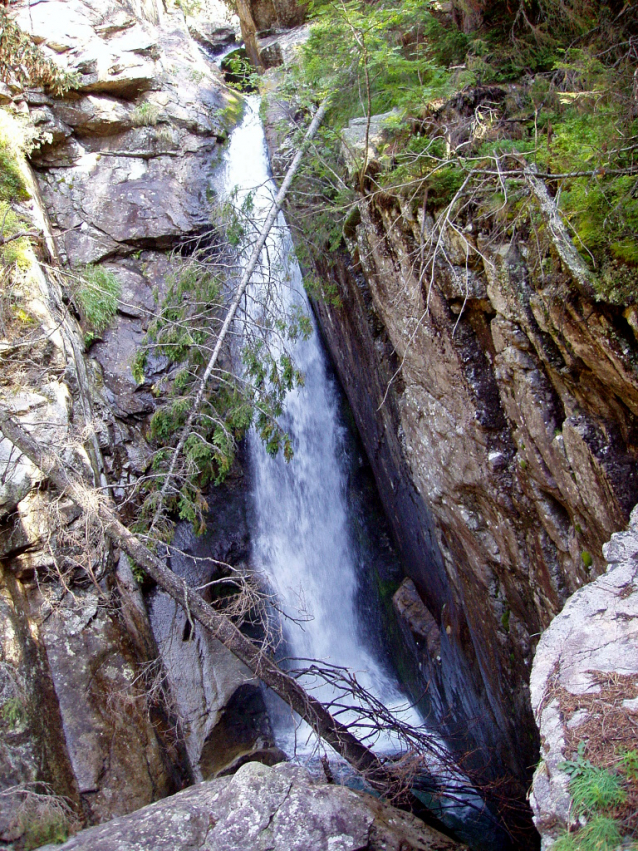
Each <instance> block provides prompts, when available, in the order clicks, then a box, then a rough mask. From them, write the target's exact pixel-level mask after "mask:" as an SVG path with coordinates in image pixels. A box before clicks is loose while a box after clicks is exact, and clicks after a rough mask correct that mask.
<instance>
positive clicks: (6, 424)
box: [0, 408, 387, 780]
mask: <svg viewBox="0 0 638 851" xmlns="http://www.w3.org/2000/svg"><path fill="white" fill-rule="evenodd" d="M0 431H1V432H2V434H3V435H4V436H5V438H7V439H8V440H10V441H11V443H13V444H14V446H15V447H16V448H17V449H19V451H20V452H21V453H22V454H23V455H25V456H26V457H27V458H29V459H30V460H31V461H32V462H33V463H34V464H35V465H36V467H38V468H39V469H40V470H41V471H42V472H43V473H44V474H45V476H47V478H48V479H49V480H50V481H51V482H52V483H53V484H54V485H55V486H56V488H57V489H58V490H59V491H60V493H65V494H66V495H67V496H68V497H69V498H70V499H72V500H73V502H75V503H76V504H77V505H78V506H79V507H80V508H81V509H82V510H83V511H85V512H86V513H87V514H89V515H90V516H92V517H94V518H95V519H98V520H99V521H100V522H101V523H102V524H103V525H104V530H105V532H106V534H107V535H108V537H109V538H110V539H111V541H112V542H113V543H114V544H116V545H117V546H118V547H120V548H121V549H122V550H124V552H125V553H126V554H127V555H128V556H129V558H131V559H132V560H133V561H134V562H135V563H136V564H138V565H140V567H142V568H143V569H144V570H145V571H146V573H148V575H149V576H150V577H152V579H154V580H155V582H157V584H158V585H159V586H160V587H161V588H162V589H163V590H164V591H166V592H167V593H168V594H170V596H171V597H172V598H173V599H174V600H176V601H177V602H178V603H179V605H180V606H182V608H184V610H185V611H186V613H187V615H188V616H189V617H192V618H194V619H195V620H197V621H198V622H199V623H200V624H201V625H202V626H203V627H204V628H205V629H206V630H207V631H208V632H210V634H211V635H212V636H213V637H214V638H216V639H217V640H218V641H221V643H222V644H223V645H224V646H225V647H227V648H228V650H230V652H231V653H232V654H233V655H234V656H236V657H237V658H238V659H239V660H240V661H242V662H243V663H244V664H245V665H246V666H247V667H248V668H249V669H250V670H251V671H252V672H253V673H254V674H255V675H256V676H257V677H259V679H261V680H262V681H263V682H264V683H265V684H266V685H267V686H268V687H269V688H271V689H272V690H273V691H274V692H275V694H278V695H279V697H281V698H282V699H283V700H285V701H286V703H288V705H289V706H291V707H292V709H294V711H295V712H297V714H298V715H299V716H300V717H301V718H303V719H304V721H306V722H307V723H308V724H309V725H310V726H311V727H312V728H313V730H315V732H316V733H317V734H318V735H319V736H321V737H322V738H323V739H324V740H325V741H326V742H327V743H328V744H329V745H331V746H332V747H333V748H334V749H335V750H336V751H337V752H338V753H339V754H340V755H341V756H342V757H343V758H344V759H346V760H347V761H348V762H349V763H350V764H351V765H352V766H353V767H354V768H356V769H357V770H358V771H361V772H365V773H366V775H367V776H368V777H370V778H371V779H374V778H377V779H379V780H382V779H383V778H384V776H385V777H387V772H386V770H385V769H384V767H383V765H382V764H381V762H380V761H379V760H378V758H377V757H376V756H375V755H374V753H373V752H372V751H371V750H370V749H369V748H367V747H366V746H365V745H364V744H362V743H361V742H360V741H359V740H358V739H357V738H356V737H355V736H353V735H352V733H351V732H350V731H349V730H348V729H347V728H346V727H345V726H344V725H343V724H341V723H340V722H339V721H336V720H335V719H334V718H333V717H332V715H331V714H330V713H329V712H328V710H327V709H326V708H325V707H324V706H322V704H321V703H320V702H319V701H318V700H317V699H316V698H314V697H312V695H310V694H308V692H306V690H305V689H304V688H303V687H302V686H301V685H300V684H299V683H298V682H297V680H295V679H294V677H292V676H290V674H287V673H286V672H285V671H282V670H281V668H279V667H278V665H277V664H276V663H275V662H273V661H272V659H270V658H269V657H268V656H267V655H266V653H265V652H264V651H263V649H262V648H260V647H259V646H257V645H256V644H254V643H253V642H252V641H250V640H249V639H248V638H246V636H245V635H243V634H242V633H241V632H240V631H239V629H237V627H236V626H235V625H234V623H233V622H232V621H231V620H230V619H229V618H227V617H225V616H224V615H221V614H219V612H216V611H215V610H214V609H213V608H212V607H211V606H209V605H208V603H206V602H205V600H204V599H203V598H202V597H201V596H200V594H198V593H197V592H196V591H194V590H193V589H191V588H189V587H188V585H187V584H186V582H185V581H184V580H183V579H182V578H181V577H178V576H176V575H175V574H174V573H173V572H172V571H171V570H169V568H167V567H166V565H165V564H164V562H163V561H162V560H161V559H160V558H158V557H157V556H156V555H155V554H154V553H153V552H151V550H149V549H148V547H146V546H145V545H144V544H143V543H142V542H141V541H140V540H139V538H137V537H136V536H135V535H134V534H133V533H132V532H131V531H130V530H129V529H127V528H126V526H124V524H123V523H121V522H120V520H119V519H118V517H117V515H116V513H115V511H114V509H113V507H112V505H111V504H110V503H109V501H108V500H107V499H106V498H104V497H103V496H102V495H101V494H99V492H98V491H96V490H95V489H94V488H92V487H90V486H89V485H87V484H86V482H84V481H83V480H82V478H81V477H80V476H79V475H78V474H77V473H76V472H75V471H73V472H68V471H67V470H65V469H64V468H63V467H62V465H61V463H60V461H59V459H58V458H57V457H56V456H55V454H53V453H52V452H48V451H47V450H46V449H44V448H43V447H42V446H40V444H38V443H37V442H36V441H35V440H34V439H33V438H32V437H31V436H30V435H29V433H28V432H27V431H26V430H25V429H24V428H23V426H22V425H20V423H18V422H17V421H16V420H15V418H14V417H12V416H11V415H10V414H9V413H8V412H7V411H6V410H5V409H3V408H0Z"/></svg>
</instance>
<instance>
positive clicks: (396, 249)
mask: <svg viewBox="0 0 638 851" xmlns="http://www.w3.org/2000/svg"><path fill="white" fill-rule="evenodd" d="M490 96H491V95H490ZM468 97H469V96H468ZM476 97H478V98H479V99H480V97H481V93H480V92H478V93H477V94H476ZM470 100H471V97H470ZM465 108H466V107H465V106H464V104H463V102H462V99H461V101H459V103H454V104H450V105H448V106H446V107H442V108H441V110H440V116H439V117H440V120H441V121H443V120H445V121H446V122H448V124H446V127H448V128H452V129H450V132H453V128H454V126H455V122H456V121H458V116H459V115H460V114H461V113H462V112H463V110H464V109H465ZM468 108H469V107H468ZM433 120H434V119H433ZM372 125H373V129H374V130H375V132H374V134H373V135H374V138H373V139H372V141H373V142H374V143H375V144H376V142H377V141H379V143H382V141H383V138H382V136H383V127H382V125H381V124H380V123H379V122H378V121H373V122H372ZM446 132H447V131H446ZM272 135H273V134H271V139H272ZM364 138H365V125H361V123H360V122H359V123H357V121H356V120H355V121H354V122H352V123H351V125H350V128H349V129H348V131H347V132H346V133H345V141H346V142H347V149H348V150H349V151H350V152H351V156H352V157H353V159H354V160H356V155H357V152H358V151H360V149H362V145H363V144H364V141H363V140H364ZM284 150H285V144H284ZM375 152H376V149H375V148H374V145H371V147H370V149H369V151H368V157H367V161H368V167H369V168H370V169H371V170H372V171H373V172H374V169H375V168H376V169H378V168H380V167H381V164H380V163H379V162H377V161H376V160H375V156H376V153H375ZM346 154H347V151H346ZM346 160H347V156H346ZM352 169H353V165H351V171H352ZM352 176H353V177H355V174H354V171H352ZM353 182H354V181H353ZM356 183H357V185H358V180H357V181H356ZM439 212H440V211H439V210H437V209H435V208H432V209H431V210H429V211H428V212H427V213H426V214H425V216H424V212H423V209H419V210H415V209H414V207H412V206H411V205H410V204H409V203H407V201H404V200H402V199H401V198H397V197H392V196H391V195H389V194H388V195H384V194H383V193H380V192H377V193H375V194H374V195H373V196H365V197H359V200H358V205H357V208H356V209H355V210H354V212H353V214H352V215H350V216H349V218H348V220H347V222H346V224H345V228H344V237H345V242H346V244H347V248H348V251H346V250H343V252H342V253H341V254H338V255H336V256H335V255H333V256H332V257H327V256H326V255H325V254H324V255H323V256H318V257H316V258H315V265H316V270H317V272H318V273H319V276H320V277H321V278H323V279H324V280H326V281H329V282H331V284H332V285H333V287H334V291H335V294H336V295H337V296H338V298H336V299H330V300H327V301H323V302H322V301H319V302H318V303H317V304H316V305H315V308H316V313H317V315H318V317H319V321H320V323H321V327H322V330H323V333H324V335H325V338H326V340H327V343H328V346H329V349H330V351H331V353H332V355H333V358H334V360H335V362H336V365H337V370H338V373H339V376H340V378H341V381H342V383H343V386H344V388H345V390H346V393H347V395H348V398H349V400H350V403H351V405H352V408H353V411H354V415H355V418H356V422H357V425H358V428H359V431H360V433H361V435H362V438H363V441H364V444H365V446H366V450H367V452H368V455H369V458H370V460H371V463H372V465H373V468H374V471H375V476H376V480H377V485H378V489H379V492H380V494H381V495H382V499H383V500H384V505H385V509H386V513H387V516H388V517H389V518H390V522H391V523H392V524H393V530H394V534H395V538H396V540H397V542H398V543H399V545H400V547H401V550H402V553H403V556H404V563H405V565H406V569H407V571H408V573H409V576H410V578H411V579H412V581H413V583H414V585H415V587H416V589H417V591H418V593H419V595H420V597H421V600H422V602H423V604H424V605H425V606H426V607H427V609H428V610H429V612H430V614H431V616H432V618H433V620H434V621H435V623H436V626H437V628H438V633H439V635H440V653H438V652H437V653H436V655H435V656H433V655H431V653H430V651H429V650H428V648H427V644H428V642H427V641H424V640H423V638H422V636H421V637H420V636H419V632H418V629H417V630H416V631H415V632H414V637H415V642H416V644H417V646H418V647H419V648H420V652H421V657H420V658H421V663H422V669H423V672H424V678H425V680H426V681H427V682H428V688H429V691H428V694H429V696H430V698H431V699H432V703H433V712H434V713H435V714H438V716H439V719H440V720H441V722H442V723H443V724H445V725H447V726H448V730H449V731H450V733H453V734H454V735H456V736H457V737H458V738H457V743H458V745H459V747H460V748H466V749H472V748H474V747H478V750H479V751H482V752H483V754H484V755H485V757H486V763H489V765H487V767H486V770H487V771H488V772H490V771H496V772H497V773H498V772H500V771H502V770H504V771H506V772H509V773H511V774H512V775H514V776H517V777H519V778H521V780H522V781H523V785H522V786H521V787H520V794H521V796H522V795H524V786H525V783H526V782H527V781H525V780H523V779H524V778H525V777H526V775H527V766H529V765H531V764H533V763H534V761H535V758H536V756H535V754H536V737H535V728H534V724H533V720H532V716H531V712H530V709H529V694H528V690H527V685H526V683H527V681H528V672H529V666H530V665H531V660H532V653H533V650H534V644H535V637H536V636H537V635H538V634H539V633H540V632H541V631H542V630H543V629H544V628H546V627H547V626H548V625H549V623H550V621H551V619H552V617H553V616H554V615H555V614H556V613H557V612H558V611H559V610H560V608H561V607H562V605H563V604H564V602H565V600H566V599H567V598H568V597H569V595H570V594H571V593H573V592H574V591H575V590H577V589H578V588H579V587H580V586H581V585H583V584H585V583H587V582H589V581H591V580H592V579H594V578H595V577H596V576H597V575H598V574H599V573H600V572H601V571H602V570H603V568H604V561H603V558H602V554H601V547H602V544H603V543H604V542H605V541H606V540H608V539H609V537H610V535H611V534H612V533H613V532H615V531H617V530H618V529H620V528H622V527H623V526H624V524H625V523H626V521H627V518H628V515H629V511H630V510H631V508H632V507H633V505H634V504H635V503H636V501H637V500H638V465H637V464H636V456H637V454H638V447H637V446H636V441H635V423H636V414H637V413H638V409H637V407H636V401H637V396H636V394H637V392H638V372H637V371H636V345H637V343H636V332H635V327H636V323H635V319H634V313H635V308H629V309H627V310H626V311H625V313H623V312H622V310H621V309H618V308H616V307H613V306H611V305H605V304H600V303H596V302H595V301H593V300H592V298H591V297H589V296H587V295H586V294H585V293H583V292H582V291H581V290H580V289H579V286H578V284H577V282H574V281H573V280H572V279H571V278H570V275H569V273H568V270H566V269H564V268H563V267H562V265H561V262H560V261H559V259H558V257H557V256H555V255H554V254H552V252H551V251H550V250H548V251H547V255H546V256H547V261H546V263H545V266H544V267H543V271H542V273H540V272H539V264H537V262H536V259H535V256H534V253H533V249H532V247H531V246H530V245H529V244H527V242H526V241H524V240H523V239H517V238H516V236H514V237H513V238H512V239H510V240H509V241H508V242H506V243H503V244H494V243H488V242H487V240H486V239H485V238H484V236H483V235H482V234H480V233H476V228H475V226H473V224H472V222H471V221H468V222H463V228H465V229H464V230H463V229H462V228H459V232H458V233H453V232H451V231H450V232H448V234H447V235H446V237H445V239H444V241H443V248H442V254H443V253H444V255H445V257H444V259H443V256H441V260H440V262H439V263H438V264H437V266H436V274H435V278H434V281H432V282H430V277H429V275H425V276H423V275H421V273H420V271H419V265H418V258H419V249H418V246H419V243H420V239H421V234H422V233H423V232H430V230H431V228H432V227H433V225H434V219H435V217H436V216H437V215H438V214H439ZM418 620H419V622H421V623H424V622H425V620H427V619H424V618H419V619H418ZM439 656H440V659H439ZM437 707H438V708H437ZM479 718H480V719H481V720H480V723H479V724H476V723H474V721H475V719H479Z"/></svg>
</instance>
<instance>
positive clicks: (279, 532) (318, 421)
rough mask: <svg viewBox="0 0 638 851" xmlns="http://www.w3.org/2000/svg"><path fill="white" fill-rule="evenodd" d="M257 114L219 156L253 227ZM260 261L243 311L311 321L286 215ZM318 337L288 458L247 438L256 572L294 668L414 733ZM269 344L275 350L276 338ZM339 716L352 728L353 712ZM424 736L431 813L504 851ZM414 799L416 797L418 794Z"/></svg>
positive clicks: (268, 190)
mask: <svg viewBox="0 0 638 851" xmlns="http://www.w3.org/2000/svg"><path fill="white" fill-rule="evenodd" d="M258 109H259V98H258V97H257V96H249V97H247V98H246V110H245V113H244V117H243V120H242V121H241V123H240V124H239V126H238V127H237V128H236V129H235V130H234V131H233V133H232V136H231V138H230V142H229V146H228V148H227V150H226V153H225V156H224V161H223V166H222V169H221V173H220V185H219V190H220V193H221V194H222V195H226V196H231V197H233V198H234V199H235V203H237V202H239V203H241V200H242V199H243V198H246V196H247V195H248V194H250V196H251V199H252V203H251V207H250V209H251V215H252V219H253V223H254V227H256V228H257V229H258V228H259V223H260V221H263V220H264V219H265V217H266V215H267V211H268V209H269V208H270V205H271V203H272V200H273V198H274V195H275V187H274V183H273V181H272V178H271V176H270V169H269V163H268V156H267V151H266V140H265V136H264V130H263V126H262V124H261V120H260V118H259V112H258ZM265 255H266V256H265V257H264V258H263V264H262V266H261V268H260V269H258V271H257V274H256V275H255V276H253V284H252V291H251V292H249V294H248V302H247V306H246V313H247V314H248V315H249V316H250V317H251V318H252V320H253V321H255V320H256V321H259V320H260V309H261V305H263V303H264V301H268V300H270V301H274V302H276V303H277V304H278V305H279V306H280V308H281V309H282V310H283V312H284V314H286V313H287V314H290V313H291V312H292V313H294V312H295V308H301V309H303V310H304V311H305V312H306V313H307V314H310V315H311V313H310V306H309V302H308V298H307V296H306V293H305V291H304V288H303V281H302V277H301V271H300V269H299V265H298V263H297V260H296V257H295V254H294V249H293V244H292V239H291V236H290V232H289V230H288V227H287V225H286V222H285V219H284V217H283V215H282V214H280V215H279V218H278V221H277V223H276V226H275V228H274V229H273V231H271V235H270V238H269V241H268V242H267V244H266V249H265ZM274 258H277V260H276V261H275V262H274V266H275V267H276V273H275V274H274V275H273V259H274ZM251 303H252V305H253V306H252V307H251ZM314 331H315V333H313V334H312V336H311V337H310V338H309V339H307V340H298V341H297V342H296V343H295V344H294V347H293V352H292V354H293V357H294V360H295V363H296V366H297V367H298V368H299V369H301V371H302V373H303V375H304V385H303V387H298V388H296V389H294V390H293V391H291V392H290V393H289V395H288V396H287V398H286V402H285V406H284V412H283V415H282V417H281V418H280V422H281V425H282V426H283V428H284V429H285V430H286V432H287V433H288V434H289V435H290V436H291V439H292V444H293V450H294V456H293V458H292V460H291V461H290V462H286V460H285V459H284V458H283V457H282V456H281V454H280V455H278V456H277V457H274V458H273V457H272V456H271V455H269V454H268V452H267V451H266V448H265V446H264V445H263V443H262V441H261V440H260V438H259V436H258V435H257V433H256V432H255V431H254V430H253V431H252V432H251V433H250V436H249V449H250V462H251V468H252V479H253V484H252V502H253V524H252V526H253V528H252V530H251V537H252V561H253V565H254V567H255V568H257V569H258V570H260V571H261V572H262V573H263V574H264V575H265V576H266V577H267V579H268V581H269V583H270V585H271V586H272V588H273V590H274V592H275V594H276V596H277V598H278V601H279V604H280V606H281V609H282V610H283V612H284V613H285V614H286V615H288V617H289V618H290V619H287V620H285V622H284V624H283V633H284V639H285V651H286V653H287V654H288V656H289V664H291V665H292V666H295V665H298V664H299V663H300V662H301V667H304V664H303V663H304V662H307V661H308V660H314V659H316V660H318V661H319V662H320V663H321V662H327V663H329V664H330V665H333V666H340V667H342V668H347V669H349V670H350V671H351V672H353V673H354V674H355V676H356V678H357V681H358V682H359V683H360V684H361V685H363V686H364V688H365V689H367V690H368V691H369V692H370V694H371V695H372V696H373V697H374V698H376V699H377V700H379V701H381V702H382V703H383V704H384V705H385V706H386V707H387V708H388V709H390V710H391V711H392V713H393V714H394V715H395V717H397V718H399V719H400V720H401V721H402V722H404V723H407V724H409V725H411V726H414V727H419V726H421V725H422V724H423V721H422V718H421V717H420V715H419V713H418V711H417V710H416V709H415V708H414V707H413V706H411V705H410V704H409V702H408V700H407V699H406V697H405V696H404V695H403V694H402V693H401V690H400V687H399V685H398V682H397V680H396V679H395V677H394V676H393V675H392V672H391V671H390V670H389V669H388V668H386V666H384V664H383V663H382V662H381V661H380V657H379V654H378V653H377V652H375V648H373V646H372V644H371V642H370V641H369V640H368V633H367V630H365V629H364V624H362V623H361V622H360V615H359V611H360V606H358V602H359V601H358V591H359V582H358V577H357V574H358V570H359V569H360V563H359V562H360V559H359V555H360V554H359V553H358V552H357V547H356V545H355V543H354V536H353V535H352V532H351V527H350V517H349V511H348V504H347V497H346V471H345V452H344V433H343V429H342V428H340V426H339V424H338V422H339V418H338V400H337V390H336V387H335V384H334V381H333V380H331V379H330V377H329V375H328V370H327V364H326V359H325V356H324V353H323V350H322V348H321V343H320V340H319V336H318V334H317V333H316V328H315V329H314ZM271 344H272V346H273V347H274V348H277V340H276V339H273V340H272V341H271ZM313 693H314V694H315V696H317V697H318V698H319V699H320V700H322V701H323V702H324V703H329V702H330V701H331V700H332V699H333V698H335V696H336V694H335V691H334V689H333V688H332V686H330V685H328V684H325V683H324V684H323V685H320V686H319V687H317V688H315V689H314V690H313ZM268 703H269V705H270V708H271V723H272V726H273V732H274V734H275V738H276V739H277V743H278V745H279V746H280V747H281V748H282V749H283V750H285V751H287V753H288V754H289V755H293V754H294V755H296V756H298V757H299V756H301V757H304V758H305V757H308V756H309V755H311V754H312V753H314V752H315V750H316V746H317V742H316V739H315V738H314V736H313V735H312V734H311V732H310V730H309V728H308V727H307V726H306V725H305V724H301V723H300V722H299V720H298V719H297V720H296V721H295V720H293V719H292V718H291V713H290V711H289V710H288V709H287V707H286V708H283V706H282V704H281V702H280V701H279V700H278V699H276V698H275V697H274V695H270V698H269V699H268ZM339 717H340V720H342V721H344V720H346V721H350V722H352V714H350V715H348V714H347V713H346V714H345V715H343V714H342V715H340V716H339ZM354 730H355V732H357V733H358V734H359V735H360V737H362V738H365V736H366V732H369V729H368V730H366V728H365V726H364V727H357V726H356V724H355V726H354ZM429 735H430V737H431V740H432V742H433V744H434V745H435V747H434V749H433V756H432V759H431V762H430V764H429V769H430V771H432V772H433V773H434V774H438V775H439V778H440V780H441V781H442V782H443V785H444V786H445V788H446V790H447V791H446V792H445V793H444V798H443V799H441V798H439V799H436V800H435V799H432V798H429V800H428V806H430V807H433V808H434V809H435V810H436V811H437V814H438V815H439V817H440V818H441V819H442V820H443V821H444V822H445V823H447V824H448V825H449V826H450V827H453V829H455V830H456V831H457V832H458V834H459V836H460V837H462V838H466V840H469V841H470V843H471V847H473V848H475V849H477V851H478V849H490V851H493V849H496V848H499V847H501V844H502V835H501V834H500V828H499V827H498V825H497V824H496V822H495V821H494V819H493V818H492V816H490V814H489V812H488V811H486V810H485V808H484V803H483V801H482V800H481V798H480V796H479V795H478V794H477V793H476V792H475V791H474V790H472V788H471V786H470V785H469V783H468V780H467V777H466V776H465V775H464V774H463V772H461V771H460V770H459V769H456V768H454V767H453V765H452V763H451V760H450V757H449V754H447V752H446V749H445V746H444V745H443V743H442V742H441V741H440V739H438V738H437V737H436V736H435V734H434V733H430V734H429ZM369 744H371V745H372V746H373V747H374V749H375V750H376V751H377V752H386V753H392V752H396V751H397V748H399V747H400V743H399V741H398V739H397V738H396V737H395V736H394V735H393V734H392V733H390V732H383V733H381V734H377V735H375V737H374V740H369ZM435 754H436V755H435ZM413 791H415V789H413ZM415 794H417V796H418V792H417V791H415ZM426 797H427V795H426ZM424 800H425V798H424Z"/></svg>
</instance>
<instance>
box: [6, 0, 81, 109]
mask: <svg viewBox="0 0 638 851" xmlns="http://www.w3.org/2000/svg"><path fill="white" fill-rule="evenodd" d="M0 80H2V81H3V82H5V83H8V82H10V81H12V80H18V81H19V82H21V83H23V84H25V85H29V86H46V87H47V88H48V89H50V90H51V91H52V92H53V94H55V95H61V94H64V92H66V91H68V90H69V89H71V88H73V86H74V85H75V84H76V82H77V77H76V76H75V75H74V74H69V73H68V72H67V71H64V70H63V69H62V68H60V67H59V66H58V65H56V63H55V62H53V60H51V59H49V58H48V57H47V56H46V54H45V53H44V52H43V51H42V49H41V48H40V47H38V46H37V45H35V44H33V42H32V41H31V39H30V38H29V36H28V35H27V34H26V33H24V32H22V30H21V29H20V27H19V26H18V25H17V24H16V22H15V21H14V20H12V18H10V17H9V15H8V14H7V10H6V9H4V8H1V7H0Z"/></svg>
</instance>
